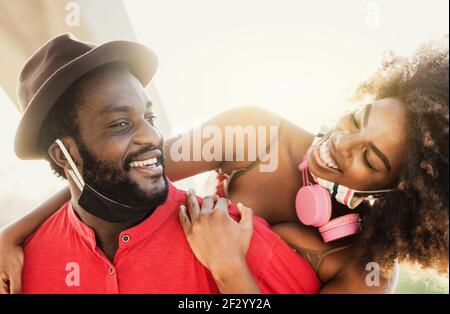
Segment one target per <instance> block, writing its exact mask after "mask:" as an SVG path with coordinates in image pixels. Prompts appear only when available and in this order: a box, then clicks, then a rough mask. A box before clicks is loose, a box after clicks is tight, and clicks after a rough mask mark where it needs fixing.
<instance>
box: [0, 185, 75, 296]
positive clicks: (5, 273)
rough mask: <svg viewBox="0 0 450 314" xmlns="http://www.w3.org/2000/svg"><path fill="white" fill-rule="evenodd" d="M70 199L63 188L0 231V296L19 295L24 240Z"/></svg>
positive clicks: (66, 190)
mask: <svg viewBox="0 0 450 314" xmlns="http://www.w3.org/2000/svg"><path fill="white" fill-rule="evenodd" d="M69 198H70V192H69V188H67V187H66V188H64V189H63V190H61V191H60V192H58V193H57V194H55V195H54V196H52V197H51V198H50V199H48V200H47V201H45V202H44V203H43V204H41V205H40V206H39V207H37V208H36V209H35V210H33V211H31V212H30V213H29V214H27V215H25V216H24V217H22V218H20V219H19V220H17V221H16V222H14V223H12V224H10V225H8V226H6V227H4V228H2V229H1V230H0V294H4V293H12V294H17V293H21V290H22V266H23V249H22V244H23V243H24V242H25V240H26V239H27V238H28V237H29V236H30V235H31V234H32V233H33V232H34V231H35V230H36V229H37V228H38V227H39V225H41V224H42V223H43V222H44V221H45V220H46V219H47V218H48V217H50V216H51V215H52V214H53V213H54V212H56V211H57V210H58V209H59V208H60V207H61V206H62V205H63V204H64V203H65V202H67V201H68V200H69Z"/></svg>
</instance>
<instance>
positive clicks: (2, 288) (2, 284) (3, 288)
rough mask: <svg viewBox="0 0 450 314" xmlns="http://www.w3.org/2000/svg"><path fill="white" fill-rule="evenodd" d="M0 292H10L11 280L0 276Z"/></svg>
mask: <svg viewBox="0 0 450 314" xmlns="http://www.w3.org/2000/svg"><path fill="white" fill-rule="evenodd" d="M0 294H9V282H7V281H6V280H4V279H3V278H0Z"/></svg>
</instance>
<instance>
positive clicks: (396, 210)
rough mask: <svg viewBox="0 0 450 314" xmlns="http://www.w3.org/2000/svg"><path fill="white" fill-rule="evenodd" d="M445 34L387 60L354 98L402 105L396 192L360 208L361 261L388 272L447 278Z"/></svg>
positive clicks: (447, 105)
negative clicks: (414, 270) (402, 148)
mask: <svg viewBox="0 0 450 314" xmlns="http://www.w3.org/2000/svg"><path fill="white" fill-rule="evenodd" d="M448 62H449V53H448V36H446V37H445V38H443V39H442V40H440V41H436V42H430V43H427V44H425V45H422V46H421V47H420V48H419V49H418V50H417V52H416V53H415V54H414V56H412V57H411V58H404V57H400V56H396V55H393V54H391V55H390V57H389V58H388V59H386V60H385V61H384V63H383V65H382V67H381V68H380V69H379V70H378V71H377V72H376V73H375V74H374V75H373V76H372V77H371V78H370V79H369V80H368V81H366V82H364V83H363V84H361V85H360V86H359V87H358V89H357V92H356V94H355V97H354V100H362V99H365V98H372V99H382V98H386V97H396V98H398V99H400V100H401V101H402V102H403V103H404V104H405V106H406V111H407V115H408V117H407V118H408V121H409V140H410V144H409V146H408V151H407V152H406V154H405V159H404V160H405V161H404V164H403V166H402V169H401V171H400V175H399V178H398V181H397V187H396V189H397V191H396V192H394V193H388V194H386V195H385V196H384V197H383V198H382V199H380V200H379V201H377V202H375V203H374V204H373V205H370V204H367V203H364V205H361V207H362V208H361V219H362V223H363V226H364V228H363V232H362V233H361V234H360V237H359V241H360V243H359V244H360V245H359V246H358V247H359V248H360V250H359V255H360V261H361V262H364V263H366V262H368V261H374V262H377V263H378V264H379V265H380V267H381V270H382V271H383V273H384V274H390V273H391V271H392V270H393V269H394V266H395V264H396V262H399V263H411V264H415V265H419V266H420V267H422V268H424V269H429V268H431V269H435V270H436V271H438V272H439V273H440V274H448V263H449V261H448V248H449V244H448V233H449V225H448V224H449V217H448V214H449V212H448V196H449V178H448V169H449V167H448V150H449V145H448V139H449V134H448V130H449V120H448V118H449V116H448V107H449V102H448V101H449V100H448V89H449V85H448V84H449V82H448V81H449V73H448V70H449V63H448Z"/></svg>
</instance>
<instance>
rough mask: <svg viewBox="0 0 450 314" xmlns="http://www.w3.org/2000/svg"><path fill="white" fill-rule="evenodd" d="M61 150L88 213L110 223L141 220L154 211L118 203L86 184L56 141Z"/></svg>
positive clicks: (59, 143)
mask: <svg viewBox="0 0 450 314" xmlns="http://www.w3.org/2000/svg"><path fill="white" fill-rule="evenodd" d="M55 142H56V144H58V146H59V147H60V148H61V150H62V152H63V154H64V156H65V157H66V159H67V161H68V162H69V164H70V166H71V168H72V169H71V170H69V171H68V172H69V175H70V176H71V178H72V179H73V181H74V182H75V184H76V185H77V187H78V188H79V190H80V191H81V195H80V198H79V199H78V204H79V205H80V206H81V207H82V208H83V209H84V210H86V211H87V212H88V213H90V214H92V215H94V216H96V217H98V218H101V219H103V220H105V221H108V222H124V221H130V220H141V219H143V218H145V217H147V216H148V215H149V214H151V212H152V211H153V210H154V208H152V206H151V205H150V206H142V205H141V206H129V205H125V204H122V203H119V202H116V201H114V200H112V199H110V198H108V197H106V196H105V195H103V194H101V193H100V192H98V191H97V190H96V189H95V188H94V187H92V186H90V185H89V184H87V183H85V182H84V180H83V178H82V177H81V175H80V173H79V171H78V168H77V167H76V165H75V163H74V162H73V159H72V157H71V156H70V154H69V152H68V151H67V149H66V147H65V146H64V144H63V143H62V141H61V140H59V139H57V140H55Z"/></svg>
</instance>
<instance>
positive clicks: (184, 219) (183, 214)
mask: <svg viewBox="0 0 450 314" xmlns="http://www.w3.org/2000/svg"><path fill="white" fill-rule="evenodd" d="M178 217H179V218H180V223H181V226H182V227H183V230H184V233H185V234H187V233H188V231H189V229H190V227H191V220H190V219H189V216H188V214H187V209H186V206H184V205H181V206H180V210H179V211H178Z"/></svg>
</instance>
